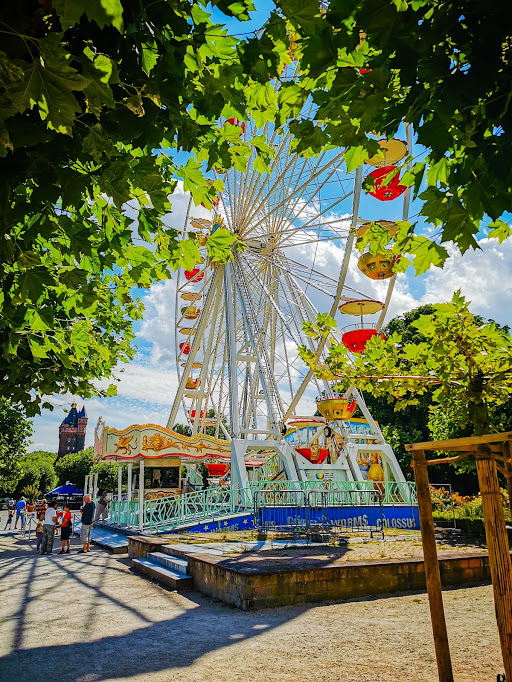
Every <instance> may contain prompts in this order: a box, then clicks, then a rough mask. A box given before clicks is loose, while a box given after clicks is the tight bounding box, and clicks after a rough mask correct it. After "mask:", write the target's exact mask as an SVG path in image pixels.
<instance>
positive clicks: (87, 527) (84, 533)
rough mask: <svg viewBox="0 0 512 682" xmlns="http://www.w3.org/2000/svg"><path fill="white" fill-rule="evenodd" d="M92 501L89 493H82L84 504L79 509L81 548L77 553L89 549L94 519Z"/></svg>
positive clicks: (84, 552)
mask: <svg viewBox="0 0 512 682" xmlns="http://www.w3.org/2000/svg"><path fill="white" fill-rule="evenodd" d="M95 506H96V505H95V504H94V502H92V501H91V498H90V497H89V495H84V506H83V507H82V509H81V510H80V511H81V512H82V528H81V529H80V540H81V541H82V545H83V548H82V549H81V550H80V551H79V552H78V553H79V554H86V553H87V552H90V551H91V528H92V524H93V519H94V509H95Z"/></svg>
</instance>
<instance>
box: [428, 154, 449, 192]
mask: <svg viewBox="0 0 512 682" xmlns="http://www.w3.org/2000/svg"><path fill="white" fill-rule="evenodd" d="M449 173H450V164H449V161H448V159H447V158H446V157H445V156H443V158H442V159H440V160H439V161H438V162H437V163H435V164H433V165H432V166H430V168H429V169H428V170H427V182H428V184H429V185H435V184H436V182H442V183H446V181H447V180H448V175H449Z"/></svg>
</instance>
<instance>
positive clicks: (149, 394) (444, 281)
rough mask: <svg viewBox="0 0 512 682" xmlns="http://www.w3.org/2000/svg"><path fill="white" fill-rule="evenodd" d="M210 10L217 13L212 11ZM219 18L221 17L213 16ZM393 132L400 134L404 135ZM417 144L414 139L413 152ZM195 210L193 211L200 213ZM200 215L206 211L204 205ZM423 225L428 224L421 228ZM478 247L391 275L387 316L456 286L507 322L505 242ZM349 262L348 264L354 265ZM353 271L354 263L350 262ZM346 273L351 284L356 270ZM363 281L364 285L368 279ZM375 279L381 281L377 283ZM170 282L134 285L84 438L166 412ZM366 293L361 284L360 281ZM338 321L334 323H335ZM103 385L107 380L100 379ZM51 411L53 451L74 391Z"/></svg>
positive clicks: (377, 211)
mask: <svg viewBox="0 0 512 682" xmlns="http://www.w3.org/2000/svg"><path fill="white" fill-rule="evenodd" d="M272 7H273V4H272V3H270V2H268V1H265V2H259V3H258V10H257V11H256V12H255V13H254V16H253V18H252V19H251V21H249V22H243V23H242V22H238V21H236V20H228V21H227V22H226V23H227V24H228V25H229V29H230V32H231V33H242V32H243V33H248V32H250V31H254V30H256V29H257V28H258V27H259V26H260V25H261V23H262V21H264V19H265V18H266V17H267V16H268V14H269V13H270V11H271V9H272ZM216 14H219V13H218V12H217V11H216ZM218 19H219V21H221V20H222V19H223V16H222V15H220V16H219V17H218ZM398 137H401V138H402V139H404V137H405V134H399V135H398ZM421 152H422V149H421V148H419V147H418V146H417V145H415V147H414V149H413V153H414V156H416V155H418V154H421ZM172 201H173V212H172V214H171V215H170V216H169V225H171V226H173V227H177V228H180V229H181V228H182V227H183V223H184V216H185V211H186V204H187V202H188V197H187V196H186V195H185V194H184V193H183V191H182V189H180V188H178V193H177V194H176V195H175V196H174V197H172ZM386 204H387V205H386V210H385V214H384V215H383V206H382V203H381V202H379V201H377V200H376V199H373V198H372V197H369V196H363V197H362V202H361V211H360V214H361V215H364V216H365V217H367V218H372V219H376V220H378V219H382V218H383V217H385V218H386V219H387V220H393V219H395V220H396V219H401V217H402V215H401V213H402V202H401V201H399V200H396V201H393V202H386ZM420 208H421V203H420V202H419V201H415V202H413V203H412V205H411V209H410V212H409V215H410V216H414V215H415V214H417V213H418V212H419V210H420ZM201 210H202V209H198V210H196V214H197V213H198V211H199V212H200V211H201ZM204 215H205V217H207V216H208V212H206V211H204ZM424 227H425V229H426V230H428V227H429V226H428V225H425V226H424ZM479 239H480V245H481V247H482V250H481V251H469V252H468V253H467V254H466V255H465V256H464V257H463V258H461V257H460V255H457V254H455V255H454V256H453V258H451V259H450V260H449V261H448V263H447V264H446V266H445V268H444V269H443V270H439V269H435V270H432V271H430V272H428V273H426V274H425V275H423V276H421V277H415V276H414V273H413V272H412V271H411V270H409V271H408V272H407V273H406V274H405V275H401V276H399V277H398V278H397V284H396V287H395V292H394V295H393V298H392V302H391V306H390V310H389V314H388V319H389V318H390V317H393V316H394V315H396V314H400V313H403V312H405V311H407V310H410V309H412V308H414V307H416V306H417V305H420V304H423V303H427V302H439V301H446V300H448V299H450V298H451V296H452V294H453V292H454V291H455V290H456V289H458V288H461V289H462V292H463V293H464V294H465V295H466V296H467V297H468V298H469V299H470V300H471V301H472V302H473V306H472V310H473V312H475V313H479V314H481V315H483V316H484V317H490V318H493V319H495V320H496V321H497V322H500V323H502V324H509V325H510V326H512V315H511V313H510V311H511V310H512V284H511V282H512V240H508V241H507V242H504V243H503V244H502V245H499V244H498V243H497V241H496V240H491V241H489V240H487V239H486V238H485V230H482V232H481V233H480V235H479ZM341 255H342V254H341V252H337V251H336V249H335V248H334V247H332V246H331V247H329V246H328V247H327V249H326V250H325V253H324V254H323V256H322V258H323V261H322V262H323V263H324V267H325V272H326V273H327V274H330V275H332V276H336V270H337V269H338V270H339V263H340V258H341ZM354 264H355V261H354V263H353V264H352V265H351V270H352V271H353V270H354V267H353V266H354ZM355 270H357V268H355ZM351 276H352V277H353V278H355V279H354V281H355V283H356V284H357V281H358V280H357V276H358V273H357V272H352V274H351ZM365 284H368V283H367V282H366V283H365ZM378 284H379V285H381V284H382V283H378ZM174 286H175V284H174V281H167V282H164V283H160V284H156V285H154V286H153V287H151V289H150V290H148V291H141V292H140V296H141V298H142V299H143V301H144V303H145V306H146V311H145V314H144V318H143V320H142V321H141V322H139V323H138V324H137V325H136V332H137V339H136V344H137V356H136V358H135V360H134V361H133V362H131V363H130V364H128V365H125V366H123V370H124V371H123V372H122V373H120V374H119V377H120V382H119V384H118V397H116V398H109V399H101V400H100V399H93V400H87V401H83V400H81V399H80V398H78V399H76V401H77V402H78V404H79V406H81V405H82V404H85V406H86V410H87V412H88V414H89V425H88V431H87V441H86V444H87V445H90V444H92V442H93V432H94V426H95V424H96V421H97V419H98V417H99V416H100V415H102V416H103V417H104V418H105V420H106V423H107V425H109V426H114V427H116V428H124V427H126V426H129V425H130V424H132V423H148V422H150V423H159V424H164V425H165V423H166V421H167V416H168V413H169V411H170V407H171V404H172V400H173V398H174V393H175V390H176V386H177V376H176V369H175V362H174V354H173V348H174V291H175V289H174ZM364 290H365V291H368V286H365V289H364ZM369 293H371V294H373V295H374V297H375V298H379V297H382V295H383V290H382V287H381V288H380V289H379V287H378V286H375V288H374V289H373V290H371V291H369ZM340 326H341V325H340ZM104 383H105V384H107V383H109V382H104ZM50 400H51V402H52V403H54V404H55V406H56V407H55V410H54V411H53V412H50V411H48V410H46V411H44V413H43V414H42V415H41V416H39V417H36V419H35V421H34V428H35V433H34V436H33V439H32V444H31V446H30V449H32V450H36V449H45V450H50V451H56V450H57V447H58V427H59V424H60V422H61V421H62V419H63V417H64V414H65V412H67V410H68V409H69V407H70V405H71V403H72V402H73V400H74V398H73V396H70V395H66V396H52V397H51V399H50Z"/></svg>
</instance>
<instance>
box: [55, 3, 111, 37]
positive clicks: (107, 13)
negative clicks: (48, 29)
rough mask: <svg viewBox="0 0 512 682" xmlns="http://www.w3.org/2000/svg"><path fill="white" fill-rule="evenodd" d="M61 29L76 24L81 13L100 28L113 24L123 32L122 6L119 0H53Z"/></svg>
mask: <svg viewBox="0 0 512 682" xmlns="http://www.w3.org/2000/svg"><path fill="white" fill-rule="evenodd" d="M52 5H53V7H54V8H55V11H56V12H57V14H58V15H59V18H60V23H61V25H62V28H63V30H66V29H68V28H69V26H70V25H73V24H78V22H79V21H80V18H81V17H82V15H83V14H85V15H86V16H87V18H88V19H89V20H90V21H95V22H96V23H97V24H98V26H99V27H100V28H103V27H104V26H110V25H112V26H114V27H115V28H117V30H118V31H119V32H120V33H122V32H123V6H122V4H121V0H53V1H52Z"/></svg>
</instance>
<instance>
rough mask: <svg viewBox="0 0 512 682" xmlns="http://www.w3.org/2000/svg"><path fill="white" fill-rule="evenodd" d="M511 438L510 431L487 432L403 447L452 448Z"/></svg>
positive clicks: (505, 440)
mask: <svg viewBox="0 0 512 682" xmlns="http://www.w3.org/2000/svg"><path fill="white" fill-rule="evenodd" d="M510 440H512V432H511V431H506V432H504V433H489V434H487V435H485V436H468V437H466V438H451V439H450V440H433V441H429V442H426V443H408V444H407V445H406V446H405V449H406V450H408V451H414V450H453V448H454V446H455V447H457V446H458V445H460V446H466V445H469V446H471V445H481V444H483V443H503V442H507V441H510Z"/></svg>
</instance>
